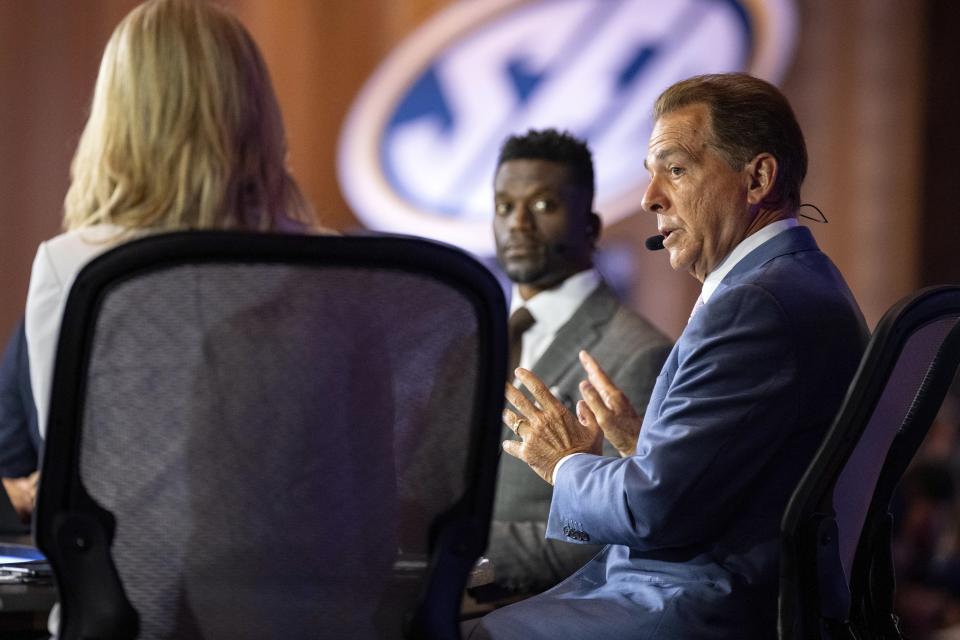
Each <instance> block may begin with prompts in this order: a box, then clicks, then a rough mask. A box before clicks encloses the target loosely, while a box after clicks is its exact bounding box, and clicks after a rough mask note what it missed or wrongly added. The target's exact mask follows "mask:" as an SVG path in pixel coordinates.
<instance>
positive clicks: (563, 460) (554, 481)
mask: <svg viewBox="0 0 960 640" xmlns="http://www.w3.org/2000/svg"><path fill="white" fill-rule="evenodd" d="M582 455H583V453H581V452H577V453H568V454H567V455H565V456H563V457H562V458H560V459H559V460H557V464H555V465H553V473H551V474H550V479H551V480H552V482H551V484H553V485H554V486H556V485H557V473H558V472H559V471H560V467H562V466H563V465H564V463H566V461H567V460H569V459H570V458H572V457H573V456H582Z"/></svg>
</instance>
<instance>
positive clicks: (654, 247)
mask: <svg viewBox="0 0 960 640" xmlns="http://www.w3.org/2000/svg"><path fill="white" fill-rule="evenodd" d="M643 244H644V246H646V247H647V249H648V250H650V251H659V250H660V249H663V236H662V235H660V234H657V235H655V236H650V237H649V238H647V239H646V240H644V242H643Z"/></svg>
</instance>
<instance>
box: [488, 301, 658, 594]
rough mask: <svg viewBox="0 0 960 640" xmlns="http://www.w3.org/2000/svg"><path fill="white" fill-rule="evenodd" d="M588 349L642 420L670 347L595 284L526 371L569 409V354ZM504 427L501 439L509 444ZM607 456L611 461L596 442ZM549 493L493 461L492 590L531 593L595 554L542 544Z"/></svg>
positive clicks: (521, 471) (572, 385)
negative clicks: (496, 473) (495, 468)
mask: <svg viewBox="0 0 960 640" xmlns="http://www.w3.org/2000/svg"><path fill="white" fill-rule="evenodd" d="M581 349H586V350H588V351H589V352H590V353H591V355H593V356H594V357H595V358H596V359H597V361H598V362H599V363H600V366H602V367H603V368H604V370H605V371H606V372H607V373H608V374H609V375H610V376H611V377H612V378H613V380H614V382H616V384H617V385H618V386H619V387H620V388H621V389H622V390H623V392H624V393H625V394H626V395H627V397H628V398H629V399H630V401H631V402H632V403H633V406H634V408H636V410H637V412H638V413H640V414H643V412H644V410H645V409H646V406H647V401H648V400H649V398H650V391H651V389H652V388H653V384H654V382H655V381H656V378H657V374H658V373H659V372H660V368H661V366H662V365H663V362H664V360H665V359H666V357H667V354H668V353H669V351H670V340H669V339H668V338H667V337H666V336H664V335H663V334H662V333H660V331H658V330H657V329H656V328H654V326H653V325H651V324H650V323H649V322H647V321H646V320H644V319H643V318H641V317H640V316H638V315H637V314H635V313H633V312H632V311H630V310H629V309H627V308H626V307H624V306H623V305H621V304H620V302H619V300H617V297H616V296H615V295H614V293H613V292H612V291H611V290H610V288H609V287H608V286H607V285H606V284H603V283H601V284H600V286H599V287H598V288H597V289H596V290H595V291H594V292H593V293H591V294H590V296H588V297H587V299H586V300H585V301H584V303H583V304H582V305H581V306H580V308H579V309H577V311H576V312H575V313H574V314H573V316H572V317H571V318H570V320H569V321H567V323H566V324H565V325H563V327H561V328H560V330H559V331H558V332H557V335H556V337H555V338H554V341H553V342H552V343H551V344H550V346H549V347H547V350H546V351H545V352H544V353H543V355H542V356H541V357H540V359H539V360H538V361H537V362H536V364H535V365H534V366H533V369H532V370H533V372H534V373H535V374H537V376H539V377H540V378H541V379H542V380H543V381H544V383H546V384H547V385H548V386H549V387H550V388H551V390H552V391H553V392H554V395H556V396H557V397H559V398H560V399H561V400H563V402H564V403H565V404H566V405H567V407H568V408H569V409H571V410H574V406H575V404H576V401H577V400H578V399H579V398H580V392H579V390H578V388H577V385H578V384H579V382H580V381H581V380H583V379H585V378H586V373H585V372H584V371H583V368H582V367H581V366H580V362H579V360H578V357H577V354H578V352H579V351H580V350H581ZM512 435H513V434H512V433H510V431H508V430H507V429H506V428H504V439H509V438H511V437H512ZM604 450H605V453H606V454H607V455H610V456H617V457H619V454H618V453H617V451H616V450H615V449H614V448H613V447H612V446H611V445H610V443H608V442H604ZM551 494H552V488H551V486H550V485H549V484H547V483H546V482H544V481H543V479H541V478H540V476H538V475H537V474H536V473H534V472H533V471H532V470H531V469H530V467H528V466H527V465H526V464H525V463H524V462H521V461H520V460H517V459H516V458H514V457H512V456H508V455H503V456H501V458H500V471H499V476H498V478H497V496H496V502H495V503H494V514H493V525H492V527H491V532H490V533H491V535H490V544H489V546H488V549H487V553H486V557H488V558H490V559H491V560H492V561H493V568H494V574H495V576H496V584H497V586H498V587H500V588H501V589H503V590H506V591H509V592H511V593H516V594H518V595H519V594H529V593H538V592H540V591H543V590H544V589H547V588H549V587H551V586H553V585H554V584H556V583H557V582H559V581H560V580H562V579H563V578H565V577H567V576H568V575H570V574H571V573H573V572H574V571H576V570H577V569H578V568H580V567H581V566H582V565H583V564H584V563H586V562H587V561H588V560H589V559H590V558H591V557H593V555H594V554H595V553H596V552H597V551H598V550H599V547H594V546H593V545H575V544H570V543H567V542H562V541H557V540H546V539H545V534H546V529H547V514H548V513H549V511H550V499H551Z"/></svg>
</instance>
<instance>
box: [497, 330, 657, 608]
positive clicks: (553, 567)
mask: <svg viewBox="0 0 960 640" xmlns="http://www.w3.org/2000/svg"><path fill="white" fill-rule="evenodd" d="M669 351H670V345H669V344H668V343H667V342H666V341H660V340H657V341H653V342H652V344H650V345H649V346H647V347H646V348H644V349H641V350H638V351H636V352H633V353H631V354H630V355H629V357H627V358H625V359H624V361H623V362H622V363H621V364H620V365H619V366H617V367H615V368H613V369H611V370H610V371H608V373H609V374H610V375H611V377H613V379H614V380H615V381H616V383H617V384H618V386H620V388H621V390H622V391H623V392H624V393H625V394H626V395H627V397H628V398H629V399H630V401H631V403H633V405H634V408H636V410H637V412H638V413H641V414H642V413H643V411H644V410H645V409H646V406H647V402H648V400H649V399H650V392H651V390H652V388H653V385H654V382H655V381H656V378H657V374H658V373H659V372H660V369H661V367H662V366H663V362H664V360H666V357H667V354H668V352H669ZM601 364H603V363H601ZM505 437H510V434H506V435H505ZM605 446H606V447H607V449H609V451H606V453H607V455H609V456H611V457H619V454H618V453H617V452H616V450H615V449H613V447H612V446H610V445H609V443H607V444H606V445H605ZM503 463H504V462H503V461H501V464H503ZM531 473H532V472H531ZM530 481H531V482H540V479H539V478H531V479H530ZM546 532H547V521H546V519H545V518H543V517H541V518H538V519H536V520H509V521H507V520H494V521H493V523H492V526H491V529H490V543H489V547H488V549H487V552H486V556H487V557H488V558H490V559H491V560H492V561H493V565H494V573H495V575H496V581H497V584H498V585H500V586H502V587H504V588H506V589H508V590H511V591H518V592H530V593H534V592H539V591H543V590H545V589H547V588H549V587H552V586H553V585H555V584H556V583H558V582H560V581H561V580H563V579H564V578H566V577H567V576H569V575H570V574H572V573H573V572H574V571H576V570H577V569H579V568H580V567H582V566H583V565H584V564H586V563H587V562H588V561H589V560H590V559H591V558H592V557H593V556H594V555H596V553H597V552H598V551H599V550H600V549H601V547H600V546H597V545H590V544H569V541H568V540H566V539H564V540H563V541H562V542H561V541H557V540H550V539H548V538H547V537H546Z"/></svg>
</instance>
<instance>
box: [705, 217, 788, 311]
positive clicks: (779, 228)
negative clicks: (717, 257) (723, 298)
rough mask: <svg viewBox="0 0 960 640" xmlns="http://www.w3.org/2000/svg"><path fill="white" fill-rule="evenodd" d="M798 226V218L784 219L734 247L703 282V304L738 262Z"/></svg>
mask: <svg viewBox="0 0 960 640" xmlns="http://www.w3.org/2000/svg"><path fill="white" fill-rule="evenodd" d="M798 224H799V223H798V222H797V219H796V218H784V219H783V220H777V221H776V222H771V223H770V224H768V225H767V226H765V227H763V228H762V229H760V230H759V231H756V232H754V233H751V234H750V235H749V236H747V237H746V238H744V239H743V240H741V241H740V244H738V245H737V246H736V247H734V248H733V251H731V252H730V253H729V254H727V257H726V258H724V259H723V260H721V261H720V264H719V265H717V268H716V269H714V270H713V271H711V272H710V273H709V275H707V277H706V278H705V279H704V280H703V288H702V289H701V290H700V298H701V299H702V300H703V302H704V303H706V302H708V301H709V300H710V296H712V295H713V292H714V291H716V290H717V287H718V286H720V282H721V281H723V279H724V277H726V275H727V274H728V273H730V271H731V270H732V269H733V268H734V267H735V266H737V263H738V262H740V261H741V260H743V259H744V258H746V257H747V255H749V254H750V252H751V251H753V250H754V249H756V248H757V247H759V246H760V245H762V244H763V243H765V242H767V241H768V240H770V239H771V238H773V237H774V236H777V235H780V234H781V233H783V232H784V231H786V230H787V229H792V228H794V227H796V226H797V225H798Z"/></svg>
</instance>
